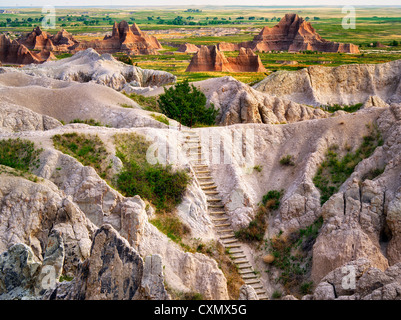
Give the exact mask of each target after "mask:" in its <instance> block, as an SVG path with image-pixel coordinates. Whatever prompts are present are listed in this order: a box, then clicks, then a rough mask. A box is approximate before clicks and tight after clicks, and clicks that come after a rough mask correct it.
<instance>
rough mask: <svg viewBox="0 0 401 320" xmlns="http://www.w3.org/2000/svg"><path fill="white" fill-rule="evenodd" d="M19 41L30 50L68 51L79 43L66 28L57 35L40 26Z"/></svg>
mask: <svg viewBox="0 0 401 320" xmlns="http://www.w3.org/2000/svg"><path fill="white" fill-rule="evenodd" d="M17 41H18V42H19V43H20V44H23V45H24V46H25V47H27V48H28V49H29V50H47V51H60V52H68V51H70V50H72V49H73V48H74V46H77V45H78V41H77V40H75V39H74V37H73V36H72V35H71V34H70V33H68V32H67V31H66V30H64V29H62V30H61V31H59V32H58V33H57V34H56V35H52V34H50V33H48V32H46V31H43V30H41V29H40V27H36V28H35V29H33V31H32V32H30V33H28V34H27V35H26V36H24V37H21V38H19V39H18V40H17Z"/></svg>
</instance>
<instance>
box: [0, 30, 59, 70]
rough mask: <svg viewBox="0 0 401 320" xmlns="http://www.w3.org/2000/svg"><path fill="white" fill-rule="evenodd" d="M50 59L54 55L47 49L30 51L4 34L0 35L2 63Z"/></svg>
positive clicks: (33, 61)
mask: <svg viewBox="0 0 401 320" xmlns="http://www.w3.org/2000/svg"><path fill="white" fill-rule="evenodd" d="M52 59H54V56H53V54H52V53H51V52H50V51H49V50H47V49H43V50H41V51H39V52H32V51H30V50H29V49H28V48H27V47H26V46H24V45H23V44H20V43H18V41H17V40H11V39H10V38H9V37H8V36H6V35H4V34H2V35H0V61H1V62H2V63H3V64H30V63H42V62H44V61H48V60H52Z"/></svg>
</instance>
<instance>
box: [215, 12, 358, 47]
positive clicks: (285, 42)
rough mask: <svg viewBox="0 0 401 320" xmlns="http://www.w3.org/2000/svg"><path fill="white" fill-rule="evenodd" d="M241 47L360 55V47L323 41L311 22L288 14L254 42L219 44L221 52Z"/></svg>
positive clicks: (264, 30) (260, 34)
mask: <svg viewBox="0 0 401 320" xmlns="http://www.w3.org/2000/svg"><path fill="white" fill-rule="evenodd" d="M241 47H244V48H251V49H252V50H253V51H261V52H269V51H272V50H274V51H289V52H299V51H305V50H312V51H320V52H346V53H359V49H358V46H356V45H354V44H350V43H338V42H331V41H328V40H325V39H323V38H322V37H321V36H320V35H319V34H318V33H317V32H316V31H315V29H314V28H313V27H312V25H311V24H310V23H309V22H306V21H305V20H304V19H302V18H301V17H299V16H298V15H297V14H286V15H285V16H284V17H283V18H282V19H281V20H280V22H279V23H278V24H277V25H275V26H274V27H272V28H270V27H267V26H266V27H264V28H263V29H262V31H261V32H260V33H259V34H258V35H256V36H255V37H254V39H253V40H252V41H247V42H241V43H238V44H230V43H220V44H219V49H220V50H221V51H235V50H238V49H239V48H241Z"/></svg>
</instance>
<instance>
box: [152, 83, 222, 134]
mask: <svg viewBox="0 0 401 320" xmlns="http://www.w3.org/2000/svg"><path fill="white" fill-rule="evenodd" d="M159 108H160V110H161V111H162V112H163V113H164V114H165V115H166V116H167V117H169V118H171V119H174V120H176V121H178V122H180V123H181V124H183V125H185V126H189V127H192V126H194V125H199V124H201V125H202V124H203V125H214V124H215V121H216V117H217V114H218V110H216V109H214V106H213V105H212V106H211V107H209V108H208V107H206V96H205V94H204V93H203V92H201V91H199V90H198V89H197V88H196V87H195V86H193V85H189V82H188V80H187V79H186V80H184V81H183V82H182V83H178V84H176V85H174V86H172V87H170V88H168V89H167V88H164V93H163V94H161V95H160V96H159Z"/></svg>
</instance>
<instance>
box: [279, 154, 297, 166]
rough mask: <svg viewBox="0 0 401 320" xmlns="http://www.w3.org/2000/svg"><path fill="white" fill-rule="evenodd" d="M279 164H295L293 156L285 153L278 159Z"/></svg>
mask: <svg viewBox="0 0 401 320" xmlns="http://www.w3.org/2000/svg"><path fill="white" fill-rule="evenodd" d="M280 164H282V165H283V166H295V162H294V157H293V156H292V155H290V154H287V155H286V156H284V157H282V158H281V159H280Z"/></svg>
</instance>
